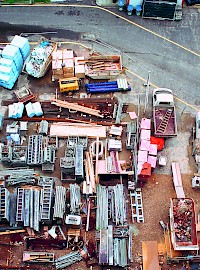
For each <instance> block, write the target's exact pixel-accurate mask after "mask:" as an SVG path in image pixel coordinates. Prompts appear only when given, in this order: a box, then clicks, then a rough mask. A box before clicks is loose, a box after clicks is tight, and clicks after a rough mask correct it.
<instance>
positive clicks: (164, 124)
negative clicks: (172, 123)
mask: <svg viewBox="0 0 200 270" xmlns="http://www.w3.org/2000/svg"><path fill="white" fill-rule="evenodd" d="M172 112H173V109H167V111H166V113H165V116H164V117H163V119H162V121H161V123H160V125H159V126H158V128H157V130H156V133H157V132H158V133H164V132H165V131H166V129H167V126H168V123H169V120H170V117H171V114H172Z"/></svg>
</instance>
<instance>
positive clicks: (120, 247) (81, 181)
mask: <svg viewBox="0 0 200 270" xmlns="http://www.w3.org/2000/svg"><path fill="white" fill-rule="evenodd" d="M62 50H65V52H66V53H67V54H68V55H69V54H70V53H71V52H72V51H73V57H72V58H73V61H72V63H74V62H75V61H78V64H79V66H80V65H85V64H88V63H89V64H90V67H89V68H88V70H87V75H86V71H85V70H84V72H83V69H82V68H83V67H79V68H77V72H75V73H74V70H73V68H74V66H73V65H74V64H73V65H72V66H70V63H71V62H70V61H69V59H67V61H66V63H67V65H68V66H63V65H62V64H63V62H60V61H61V60H62V59H60V56H58V55H59V51H62ZM56 55H57V57H58V58H56V60H55V59H54V58H53V55H52V59H53V60H52V59H51V60H52V61H56V62H54V65H53V64H51V65H50V66H49V68H48V71H47V73H45V75H44V76H42V77H41V78H36V77H33V76H30V75H28V74H27V72H22V73H21V74H20V76H19V78H18V80H17V81H16V83H15V85H14V88H13V89H12V91H8V90H7V89H6V88H4V87H0V90H1V92H0V99H1V111H0V112H1V114H2V116H3V125H2V130H1V133H0V141H1V163H0V177H1V187H0V192H1V194H0V206H1V213H0V222H1V226H0V269H2V270H3V269H73V270H74V269H77V270H79V269H105V270H106V269H131V270H139V269H143V270H157V269H158V270H159V269H162V270H169V269H176V270H178V269H180V270H181V269H200V268H192V267H193V266H194V265H195V264H196V267H198V266H197V264H198V265H199V262H200V255H199V250H198V249H199V248H198V246H199V245H198V243H199V242H198V239H199V233H198V231H199V230H200V229H199V226H200V225H199V222H200V220H199V219H198V215H199V213H200V200H199V190H198V188H199V187H200V185H199V184H198V180H197V181H196V182H195V186H193V187H192V178H193V176H194V174H195V173H197V170H198V169H197V165H198V164H197V162H195V159H194V156H193V153H194V152H193V151H194V149H193V128H194V127H195V115H196V112H194V111H192V110H191V109H189V108H185V105H184V106H183V105H182V104H181V102H180V101H178V100H177V99H175V108H176V118H177V120H176V121H177V123H178V125H177V130H175V131H174V134H172V135H171V134H170V135H169V134H167V136H162V134H164V132H166V131H167V127H165V128H163V130H162V129H161V126H162V125H161V124H159V128H160V136H158V139H157V140H156V139H155V137H156V136H154V133H155V130H154V124H153V113H152V111H153V104H152V97H153V92H152V91H153V88H152V87H151V86H150V88H149V102H148V103H145V96H146V93H147V91H146V89H147V87H149V85H147V86H144V85H143V82H140V81H139V79H135V78H133V77H130V74H128V73H126V72H125V69H124V68H125V66H124V63H122V66H121V67H119V66H120V64H119V60H118V58H117V57H116V56H115V57H113V58H112V59H111V57H109V58H108V56H102V55H100V54H97V53H96V52H95V53H94V52H91V51H89V50H87V49H86V48H82V47H81V46H77V45H76V46H75V45H74V46H73V45H69V46H67V45H63V46H62V45H61V47H59V48H57V54H56ZM106 57H107V58H106ZM72 58H70V59H72ZM75 59H76V60H75ZM57 60H59V61H57ZM110 63H111V64H110ZM89 64H88V65H89ZM94 65H95V67H94ZM91 66H92V67H91ZM113 66H114V69H116V70H114V71H113V70H112V68H113ZM118 67H119V68H118ZM64 68H65V71H63V70H64ZM75 68H76V65H75ZM90 68H91V70H92V72H91V70H90ZM98 69H100V73H98V76H99V77H97V78H96V79H94V76H97V75H96V73H95V72H96V71H97V70H98ZM104 69H105V70H106V71H109V72H110V70H112V71H113V73H112V74H111V73H109V74H107V75H105V73H103V72H104V71H105V70H104ZM98 71H99V70H98ZM66 74H67V75H66ZM99 74H100V75H101V76H100V75H99ZM64 75H66V76H64ZM74 76H75V77H76V76H77V77H78V78H79V80H78V81H79V85H78V89H75V88H70V89H67V88H63V89H64V90H63V93H62V91H61V86H60V88H59V83H58V80H59V79H64V80H65V83H66V81H67V79H68V78H74ZM105 76H107V79H103V77H105ZM109 76H110V77H109ZM117 79H120V80H122V81H120V82H123V83H124V81H123V80H125V82H128V86H127V85H126V86H123V87H124V88H123V89H122V90H121V91H119V82H118V88H117V89H118V90H116V91H115V92H114V91H110V92H109V91H107V88H106V91H105V92H104V93H101V92H100V90H99V89H98V91H97V92H92V90H88V89H89V84H91V85H90V86H91V89H93V88H92V84H94V83H96V82H98V83H103V82H105V81H106V82H108V81H111V82H113V81H116V80H117ZM72 81H73V82H72ZM71 82H72V83H73V84H74V83H76V80H75V79H73V80H72V79H71V81H70V83H71ZM87 85H88V86H87ZM73 87H75V86H74V85H73ZM87 87H88V88H87ZM112 87H116V86H113V85H112V86H111V88H112ZM102 88H103V86H102V84H101V89H102ZM66 89H67V90H66ZM95 89H96V88H95ZM120 89H121V88H120ZM20 90H21V92H20ZM22 90H23V91H25V92H26V95H25V96H23V97H21V96H20V95H22V94H23V91H22ZM89 91H91V92H89ZM139 94H140V96H139ZM139 100H140V101H139ZM15 103H16V104H17V103H22V104H24V105H20V106H22V107H23V106H24V107H23V109H22V110H21V109H20V111H21V115H20V116H18V110H19V107H18V109H16V107H15V109H14V107H11V106H13V104H15ZM29 103H31V104H34V103H37V106H39V105H40V106H41V107H39V109H38V107H37V109H38V110H37V112H38V111H39V113H38V114H37V113H35V114H34V113H33V115H32V114H31V113H32V107H31V109H30V111H28V106H27V104H29ZM38 103H39V105H38ZM29 105H30V104H29ZM15 106H18V105H15ZM35 106H36V105H35ZM145 106H146V109H144V108H145ZM11 108H12V109H11ZM25 108H26V110H25ZM41 111H42V112H41ZM35 112H36V110H35ZM40 112H41V113H40ZM170 113H171V111H170ZM14 114H15V116H13V115H14ZM16 114H17V116H16ZM165 115H166V113H165ZM164 117H165V118H166V116H164ZM160 118H161V117H160ZM161 122H162V121H161ZM168 122H169V121H168ZM175 124H176V123H175ZM159 128H157V130H159ZM170 132H171V131H170ZM13 134H14V135H13ZM152 137H153V138H154V141H153V139H152ZM152 145H153V146H152ZM160 145H161V146H160ZM151 146H152V148H151ZM159 147H160V148H159ZM147 149H148V150H147ZM150 149H151V150H150ZM151 151H152V153H150V152H151ZM18 153H19V154H18ZM145 155H146V156H145ZM144 156H145V157H144ZM161 158H163V159H164V161H166V163H164V164H162V163H161ZM159 163H160V164H159ZM172 163H173V164H174V166H178V169H176V170H177V171H173V173H172ZM177 164H178V165H177ZM176 168H177V167H176ZM180 173H181V175H180ZM181 179H182V181H181ZM172 198H178V199H180V200H183V202H184V203H185V201H186V202H188V201H187V199H188V198H192V199H193V201H194V204H195V209H193V210H194V211H193V212H192V218H191V219H189V223H188V224H189V225H187V226H188V227H187V228H186V229H185V224H183V223H181V230H180V231H178V233H180V234H181V236H182V235H183V234H184V236H185V235H187V239H186V240H185V239H184V240H180V239H181V237H180V238H179V235H178V233H177V230H178V226H179V222H176V226H177V227H176V226H175V225H174V223H175V222H174V223H173V222H172V220H171V218H172V217H171V216H170V211H172V210H170V209H171V208H170V199H172ZM181 202H182V201H181ZM184 207H185V205H184ZM184 207H182V208H183V209H185V208H184ZM181 211H182V210H181ZM191 211H192V210H191ZM174 212H175V210H174ZM177 212H179V211H178V210H177ZM189 212H190V211H189V210H184V211H182V212H181V214H182V215H185V216H189V215H190V214H191V213H189ZM182 220H184V218H183V219H182ZM170 221H171V223H170ZM184 221H185V220H184ZM181 222H182V221H181ZM187 222H188V221H187ZM187 222H186V221H185V223H187ZM177 224H178V225H177ZM172 226H174V227H172ZM190 226H191V228H189V227H190ZM173 229H174V230H175V231H176V236H177V235H178V236H177V238H176V240H175V241H173V239H172V238H171V237H172V234H173ZM176 229H177V230H176ZM177 239H178V240H177ZM188 239H189V240H188ZM176 244H177V245H178V247H175V246H176ZM184 266H185V267H187V268H183V267H184ZM190 267H191V268H190Z"/></svg>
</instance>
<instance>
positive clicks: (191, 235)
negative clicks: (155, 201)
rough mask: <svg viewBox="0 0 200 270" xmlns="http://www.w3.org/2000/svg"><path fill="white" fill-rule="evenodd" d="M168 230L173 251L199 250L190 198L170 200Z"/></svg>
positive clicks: (192, 205)
mask: <svg viewBox="0 0 200 270" xmlns="http://www.w3.org/2000/svg"><path fill="white" fill-rule="evenodd" d="M170 230H171V242H172V245H173V248H174V250H182V251H186V250H199V245H198V241H197V232H196V219H195V205H194V201H193V199H192V198H183V199H181V198H173V199H170Z"/></svg>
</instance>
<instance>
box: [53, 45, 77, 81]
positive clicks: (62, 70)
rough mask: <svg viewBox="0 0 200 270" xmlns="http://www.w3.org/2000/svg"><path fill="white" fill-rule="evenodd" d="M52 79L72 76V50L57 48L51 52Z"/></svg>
mask: <svg viewBox="0 0 200 270" xmlns="http://www.w3.org/2000/svg"><path fill="white" fill-rule="evenodd" d="M52 73H53V75H52V81H55V80H60V79H64V78H70V77H74V52H73V51H72V50H61V49H60V50H57V51H54V52H53V53H52Z"/></svg>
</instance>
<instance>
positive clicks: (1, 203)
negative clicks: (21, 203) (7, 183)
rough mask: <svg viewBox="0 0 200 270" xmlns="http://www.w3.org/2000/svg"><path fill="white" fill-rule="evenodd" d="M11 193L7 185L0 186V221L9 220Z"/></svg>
mask: <svg viewBox="0 0 200 270" xmlns="http://www.w3.org/2000/svg"><path fill="white" fill-rule="evenodd" d="M9 194H10V192H9V191H8V190H7V189H6V188H5V187H0V221H1V220H5V219H6V220H8V221H9V207H8V206H9V199H10V198H9Z"/></svg>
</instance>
